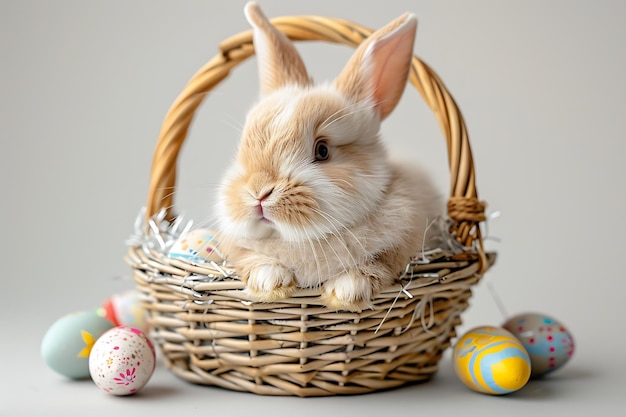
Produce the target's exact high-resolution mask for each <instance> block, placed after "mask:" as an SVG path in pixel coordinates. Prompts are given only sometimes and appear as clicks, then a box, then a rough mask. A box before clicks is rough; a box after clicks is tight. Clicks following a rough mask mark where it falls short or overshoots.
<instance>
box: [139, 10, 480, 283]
mask: <svg viewBox="0 0 626 417" xmlns="http://www.w3.org/2000/svg"><path fill="white" fill-rule="evenodd" d="M272 24H274V25H275V26H276V28H277V29H278V30H280V31H282V32H284V33H285V34H286V35H287V36H288V37H289V38H290V39H292V40H294V41H305V40H323V41H329V42H334V43H340V44H345V45H349V46H352V47H356V46H357V45H359V44H360V43H361V42H362V41H363V40H364V39H365V38H367V37H368V36H369V35H370V34H371V33H372V30H371V29H368V28H366V27H364V26H361V25H359V24H356V23H354V22H350V21H346V20H342V19H336V18H328V17H321V16H292V17H290V16H285V17H278V18H274V19H272ZM220 51H221V52H220V53H219V54H218V55H216V56H215V57H214V58H213V59H211V60H210V61H209V62H208V63H207V64H205V65H204V66H203V67H202V68H201V69H200V70H199V71H198V72H197V73H196V74H195V75H194V76H193V77H192V78H191V80H190V81H189V82H188V83H187V85H186V86H185V88H184V89H183V91H182V92H181V93H180V95H179V96H178V98H177V99H176V100H175V101H174V103H173V104H172V106H171V107H170V109H169V111H168V113H167V115H166V116H165V119H164V121H163V125H162V127H161V131H160V134H159V139H158V142H157V145H156V149H155V151H154V156H153V160H152V172H151V176H150V188H149V192H148V202H147V206H146V218H147V219H149V218H150V217H152V216H153V215H154V214H156V213H158V212H159V211H161V210H163V209H165V210H166V219H168V220H172V219H173V218H174V217H175V214H174V213H173V211H172V207H173V191H174V188H175V186H176V161H177V158H178V154H179V151H180V149H181V147H182V144H183V142H184V141H185V137H186V135H187V130H188V128H189V125H190V124H191V121H192V119H193V116H194V113H195V111H196V109H197V108H198V106H199V105H200V104H201V103H202V101H203V100H204V98H205V97H206V95H207V94H206V93H207V92H209V91H210V90H211V89H212V88H213V87H214V86H215V85H217V84H218V83H219V82H221V81H222V80H223V79H224V78H225V77H226V76H227V75H228V74H229V73H230V70H231V69H232V68H233V67H235V66H236V65H238V64H240V63H241V62H243V61H245V60H246V59H247V58H249V57H250V56H252V55H253V54H254V46H253V44H252V30H247V31H245V32H241V33H239V34H237V35H234V36H232V37H230V38H228V39H226V40H225V41H224V42H222V43H221V44H220ZM409 80H410V82H411V84H413V86H414V87H415V88H416V89H417V90H418V91H419V93H420V94H421V96H422V98H423V99H424V100H425V101H426V103H427V104H428V105H429V106H430V108H431V110H432V111H433V112H434V114H435V116H436V117H437V121H438V122H439V126H440V128H441V130H442V132H443V134H444V137H445V139H446V142H447V150H448V163H449V166H450V198H449V200H448V216H449V217H450V219H451V220H453V222H452V225H451V226H450V232H451V233H452V235H453V236H454V237H455V238H456V240H457V241H459V242H460V243H461V244H463V245H465V246H468V247H469V246H472V245H474V244H477V246H478V252H479V255H480V256H479V257H480V260H481V265H482V267H481V271H484V270H485V269H486V267H487V262H486V258H485V254H484V250H483V244H482V237H481V233H480V227H479V223H480V222H482V221H484V220H485V214H484V212H485V204H484V203H483V202H481V201H479V200H478V195H477V192H476V178H475V173H474V163H473V158H472V151H471V148H470V143H469V137H468V134H467V130H466V127H465V122H464V120H463V116H462V115H461V112H460V110H459V108H458V107H457V105H456V103H455V101H454V99H453V98H452V96H451V95H450V93H449V92H448V90H447V89H446V87H445V85H444V84H443V82H442V81H441V79H440V78H439V76H438V75H437V74H436V73H435V72H434V71H433V70H432V69H431V68H430V67H429V66H428V65H426V64H425V63H424V62H422V61H421V60H420V59H419V58H417V57H415V56H414V57H413V61H412V66H411V72H410V75H409Z"/></svg>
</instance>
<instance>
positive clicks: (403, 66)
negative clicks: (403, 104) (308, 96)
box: [335, 13, 417, 120]
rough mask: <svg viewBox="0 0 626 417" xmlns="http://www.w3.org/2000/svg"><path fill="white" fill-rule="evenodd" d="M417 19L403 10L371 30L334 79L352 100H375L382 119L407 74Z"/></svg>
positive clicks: (394, 99) (400, 92)
mask: <svg viewBox="0 0 626 417" xmlns="http://www.w3.org/2000/svg"><path fill="white" fill-rule="evenodd" d="M416 28H417V19H416V18H415V16H414V15H413V14H409V13H405V14H404V15H402V16H400V17H399V18H397V19H395V20H394V21H392V22H391V23H389V24H387V25H386V26H385V27H383V28H381V29H379V30H377V31H375V32H374V33H372V34H371V35H370V36H369V37H368V38H367V39H365V40H364V41H363V42H362V43H361V45H359V47H358V48H357V49H356V51H355V52H354V54H353V55H352V57H351V58H350V60H349V61H348V63H347V64H346V66H345V67H344V69H343V70H342V71H341V73H340V74H339V76H338V77H337V79H336V80H335V86H336V87H337V89H338V90H339V91H341V92H342V93H344V94H345V95H346V96H348V97H350V98H352V99H353V100H354V101H361V100H365V99H368V98H372V99H373V100H374V103H375V106H376V108H377V109H378V111H379V114H380V118H381V120H382V119H384V118H385V117H387V116H388V115H389V113H391V112H392V111H393V109H394V108H395V107H396V105H397V104H398V101H400V98H401V97H402V93H403V92H404V88H405V86H406V82H407V79H408V76H409V69H410V67H411V60H412V58H413V44H414V42H415V30H416Z"/></svg>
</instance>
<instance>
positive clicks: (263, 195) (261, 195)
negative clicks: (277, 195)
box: [257, 188, 274, 205]
mask: <svg viewBox="0 0 626 417" xmlns="http://www.w3.org/2000/svg"><path fill="white" fill-rule="evenodd" d="M272 192H274V189H273V188H271V189H269V190H267V191H261V192H259V197H257V200H258V201H259V205H260V204H261V203H262V202H263V200H265V199H266V198H267V197H269V196H270V195H271V194H272Z"/></svg>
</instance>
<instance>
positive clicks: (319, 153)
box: [315, 140, 330, 161]
mask: <svg viewBox="0 0 626 417" xmlns="http://www.w3.org/2000/svg"><path fill="white" fill-rule="evenodd" d="M329 156H330V152H329V150H328V144H327V143H326V141H325V140H318V141H317V142H315V160H316V161H326V160H327V159H328V157H329Z"/></svg>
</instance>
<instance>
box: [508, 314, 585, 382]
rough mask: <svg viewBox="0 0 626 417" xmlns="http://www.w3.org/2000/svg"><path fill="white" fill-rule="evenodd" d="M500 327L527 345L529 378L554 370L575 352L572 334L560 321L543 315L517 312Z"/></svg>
mask: <svg viewBox="0 0 626 417" xmlns="http://www.w3.org/2000/svg"><path fill="white" fill-rule="evenodd" d="M502 327H504V328H505V329H507V330H508V331H510V332H511V333H513V335H515V337H517V338H518V339H519V340H520V342H522V345H523V346H524V348H526V351H527V352H528V355H529V356H530V362H531V366H532V370H531V376H532V377H540V376H543V375H546V374H548V373H550V372H552V371H555V370H556V369H558V368H560V367H561V366H563V365H565V363H566V362H567V361H569V360H570V358H571V357H572V356H573V355H574V339H573V337H572V335H571V333H570V332H569V331H568V330H567V328H566V327H565V326H564V325H563V324H561V323H560V322H559V321H557V320H555V319H554V318H552V317H548V316H546V315H545V314H538V313H524V314H518V315H516V316H514V317H511V318H509V319H508V320H507V321H506V322H505V323H504V325H503V326H502Z"/></svg>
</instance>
